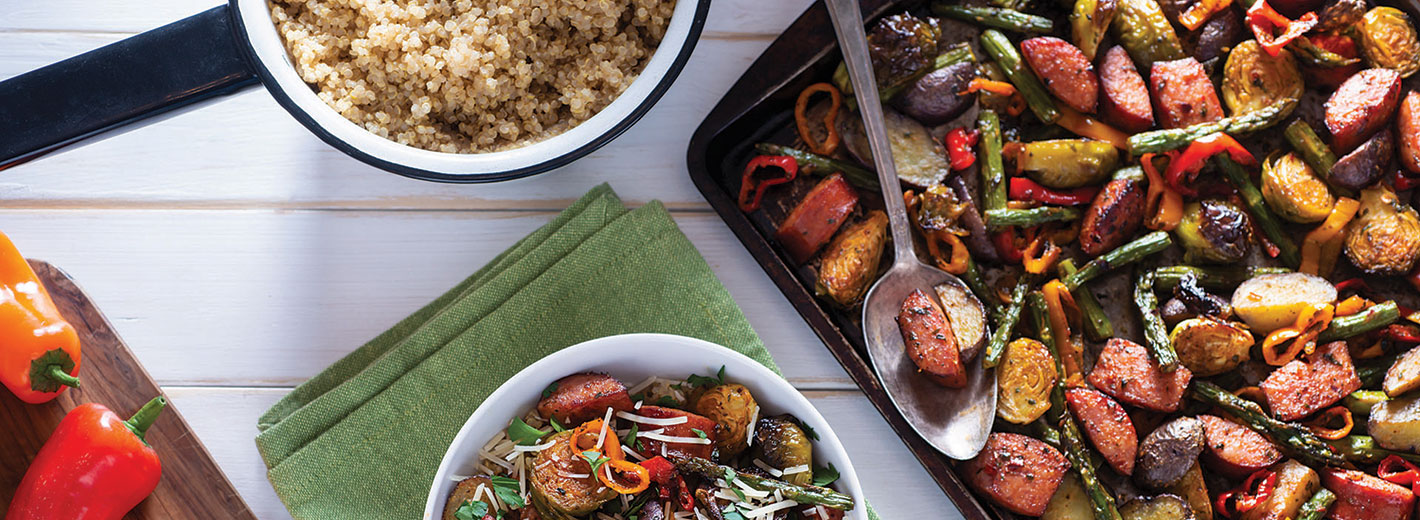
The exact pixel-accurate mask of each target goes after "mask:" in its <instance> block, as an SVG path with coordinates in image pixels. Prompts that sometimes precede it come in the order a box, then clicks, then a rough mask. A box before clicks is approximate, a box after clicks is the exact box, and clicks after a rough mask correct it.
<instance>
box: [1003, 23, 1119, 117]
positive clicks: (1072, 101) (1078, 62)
mask: <svg viewBox="0 0 1420 520" xmlns="http://www.w3.org/2000/svg"><path fill="white" fill-rule="evenodd" d="M1021 56H1023V57H1025V60H1026V63H1027V64H1029V65H1030V68H1031V70H1033V71H1035V75H1036V76H1039V77H1040V81H1041V82H1042V83H1045V88H1046V89H1048V90H1050V93H1051V94H1055V97H1057V98H1060V101H1063V102H1064V103H1065V104H1066V105H1068V106H1069V107H1070V108H1073V109H1075V110H1078V111H1080V112H1085V113H1094V111H1095V105H1096V103H1097V102H1098V101H1099V94H1100V84H1099V79H1098V78H1096V77H1095V67H1094V65H1091V64H1090V59H1089V58H1086V57H1085V53H1084V51H1081V50H1080V49H1079V48H1078V47H1075V46H1074V45H1071V44H1070V42H1067V41H1065V40H1062V39H1060V38H1056V37H1054V36H1039V37H1035V38H1031V39H1029V40H1025V41H1023V42H1021Z"/></svg>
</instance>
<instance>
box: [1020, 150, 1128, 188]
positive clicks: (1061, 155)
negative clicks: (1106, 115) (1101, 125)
mask: <svg viewBox="0 0 1420 520" xmlns="http://www.w3.org/2000/svg"><path fill="white" fill-rule="evenodd" d="M1118 165H1119V150H1118V149H1117V148H1115V147H1114V146H1111V145H1110V144H1109V143H1106V142H1103V141H1094V140H1090V139H1052V140H1049V141H1035V142H1030V143H1025V144H1023V145H1021V147H1020V152H1019V153H1018V154H1017V155H1016V166H1017V167H1018V168H1019V169H1021V170H1025V171H1026V174H1027V175H1029V176H1030V177H1031V178H1032V179H1035V181H1036V182H1039V183H1041V184H1043V185H1045V186H1049V187H1051V188H1078V187H1081V186H1088V185H1090V184H1098V183H1100V182H1102V181H1104V180H1105V179H1107V178H1109V174H1110V172H1113V171H1114V170H1115V168H1116V167H1118Z"/></svg>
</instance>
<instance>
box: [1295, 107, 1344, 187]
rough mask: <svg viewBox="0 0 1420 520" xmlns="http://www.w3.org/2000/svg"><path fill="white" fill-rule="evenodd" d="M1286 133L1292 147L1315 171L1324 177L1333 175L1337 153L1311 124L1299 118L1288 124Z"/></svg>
mask: <svg viewBox="0 0 1420 520" xmlns="http://www.w3.org/2000/svg"><path fill="white" fill-rule="evenodd" d="M1285 133H1286V135H1287V142H1289V143H1292V148H1295V149H1296V150H1297V153H1299V154H1301V155H1302V160H1304V161H1306V163H1307V166H1310V167H1311V168H1312V171H1313V172H1314V173H1317V174H1319V175H1321V177H1322V178H1324V179H1325V178H1330V177H1331V167H1332V166H1333V165H1335V164H1336V154H1335V153H1332V152H1331V147H1329V146H1327V145H1326V143H1325V142H1323V141H1322V140H1321V136H1318V135H1316V130H1312V127H1311V125H1308V124H1307V122H1306V121H1303V120H1301V119H1297V120H1295V121H1292V123H1291V124H1289V125H1287V130H1286V132H1285Z"/></svg>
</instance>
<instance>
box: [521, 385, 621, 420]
mask: <svg viewBox="0 0 1420 520" xmlns="http://www.w3.org/2000/svg"><path fill="white" fill-rule="evenodd" d="M548 388H549V391H548V392H546V395H545V396H544V397H543V398H542V399H541V400H539V401H538V402H537V413H538V415H541V416H543V417H551V418H553V419H556V420H557V422H559V423H561V424H562V425H563V426H566V427H568V428H572V427H575V426H577V425H579V424H582V423H584V422H587V421H590V420H592V419H600V418H601V417H602V416H604V415H606V409H607V408H611V409H614V410H618V411H626V410H630V409H631V407H632V403H631V397H630V396H628V395H626V385H623V384H621V381H617V380H616V378H614V377H611V376H609V375H606V374H596V373H590V372H589V373H585V374H572V375H570V376H567V377H564V378H562V379H558V380H557V382H556V383H553V384H552V385H551V386H549V387H548Z"/></svg>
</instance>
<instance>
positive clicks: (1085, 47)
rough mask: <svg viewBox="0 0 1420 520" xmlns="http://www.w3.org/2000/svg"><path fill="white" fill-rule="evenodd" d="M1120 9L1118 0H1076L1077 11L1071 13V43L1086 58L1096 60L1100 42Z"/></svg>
mask: <svg viewBox="0 0 1420 520" xmlns="http://www.w3.org/2000/svg"><path fill="white" fill-rule="evenodd" d="M1118 8H1119V2H1118V0H1075V9H1074V10H1073V11H1071V12H1070V41H1071V43H1074V44H1075V46H1076V47H1079V48H1080V51H1081V52H1084V53H1085V57H1086V58H1089V59H1091V60H1093V59H1095V54H1096V53H1098V52H1099V48H1100V40H1103V39H1104V35H1105V31H1106V30H1108V29H1109V23H1110V22H1111V21H1114V13H1115V10H1116V9H1118Z"/></svg>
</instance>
